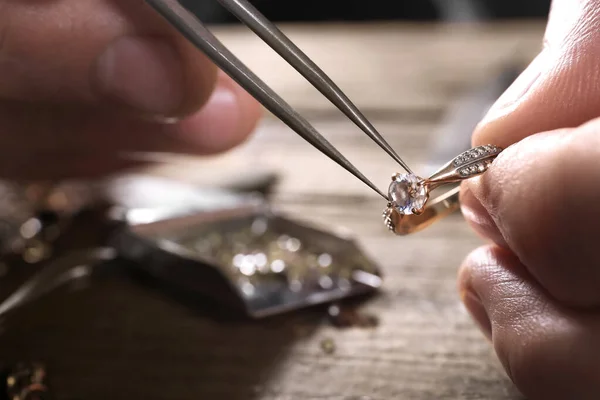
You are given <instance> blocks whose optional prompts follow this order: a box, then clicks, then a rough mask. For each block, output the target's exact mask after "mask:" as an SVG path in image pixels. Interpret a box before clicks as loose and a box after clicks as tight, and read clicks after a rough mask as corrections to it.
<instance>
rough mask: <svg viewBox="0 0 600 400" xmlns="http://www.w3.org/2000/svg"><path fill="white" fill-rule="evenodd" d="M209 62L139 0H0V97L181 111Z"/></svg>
mask: <svg viewBox="0 0 600 400" xmlns="http://www.w3.org/2000/svg"><path fill="white" fill-rule="evenodd" d="M215 77H216V68H215V66H214V65H213V64H212V63H211V62H210V61H209V60H208V59H207V58H206V57H205V56H204V55H202V54H201V53H200V52H199V51H198V50H196V49H195V48H194V47H193V46H192V45H190V44H189V43H188V42H187V41H186V40H185V39H183V38H182V36H181V35H179V34H178V33H177V32H176V31H175V30H174V29H172V28H171V27H170V26H169V25H168V24H167V23H166V22H165V21H164V20H162V19H161V17H160V16H158V14H157V13H155V12H154V11H153V10H152V9H151V8H150V7H149V6H148V5H146V3H145V2H142V1H138V0H120V1H114V0H55V1H31V0H25V1H16V0H0V97H1V98H5V99H17V100H24V101H29V102H31V101H47V102H52V103H57V102H75V103H77V104H80V103H82V102H85V103H87V104H93V105H95V106H97V105H106V106H108V107H120V108H123V109H131V110H134V111H136V112H142V113H145V114H151V115H160V116H180V115H186V114H188V113H191V112H193V111H196V110H197V109H199V108H200V106H201V105H202V104H204V102H205V101H206V100H207V99H208V97H209V96H210V93H211V91H212V88H213V87H214V84H215V82H214V81H215Z"/></svg>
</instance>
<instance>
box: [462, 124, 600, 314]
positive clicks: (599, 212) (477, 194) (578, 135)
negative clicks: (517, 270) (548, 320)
mask: <svg viewBox="0 0 600 400" xmlns="http://www.w3.org/2000/svg"><path fill="white" fill-rule="evenodd" d="M599 157H600V120H594V121H593V122H590V123H588V124H586V125H584V126H582V127H580V128H577V129H570V130H560V131H553V132H549V133H542V134H537V135H533V136H530V137H529V138H527V139H525V140H523V141H521V142H519V143H517V144H515V145H513V146H511V147H509V148H508V149H506V150H505V151H504V152H503V153H501V154H500V156H499V157H498V158H497V159H496V160H495V161H494V163H493V164H492V166H491V168H490V169H489V170H488V171H487V172H486V173H485V174H484V175H482V176H481V178H479V179H475V180H471V181H470V182H468V183H467V184H466V186H467V187H468V189H469V190H468V191H466V192H465V193H463V201H465V204H464V205H463V207H465V209H466V210H467V212H465V217H466V218H467V220H468V221H470V222H471V223H472V224H473V225H474V226H476V227H477V229H478V230H479V231H480V232H481V233H482V234H484V235H485V236H487V237H488V238H489V239H491V240H494V241H495V242H496V243H497V244H498V245H500V246H505V247H508V248H510V249H511V250H512V251H514V252H515V254H516V255H517V256H518V257H519V259H520V260H521V261H522V262H523V264H524V265H525V266H526V267H527V269H528V271H529V272H530V273H531V274H532V275H533V276H534V277H535V278H536V280H537V281H538V282H539V283H540V284H541V285H542V286H543V287H544V289H545V290H547V291H548V292H549V294H550V295H551V296H552V297H554V298H556V299H558V300H560V301H561V302H565V303H568V304H571V305H576V306H585V307H595V306H598V305H600V291H599V290H598V288H599V287H600V267H599V266H600V251H598V244H597V240H596V239H597V238H598V237H600V224H598V221H600V207H598V199H600V187H599V186H598V185H596V184H595V183H596V182H600V165H599V164H598V159H599ZM473 205H475V206H473Z"/></svg>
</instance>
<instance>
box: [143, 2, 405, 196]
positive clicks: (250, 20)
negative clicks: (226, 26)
mask: <svg viewBox="0 0 600 400" xmlns="http://www.w3.org/2000/svg"><path fill="white" fill-rule="evenodd" d="M218 1H219V2H220V3H221V5H223V6H224V7H225V8H226V9H227V10H228V11H229V12H231V13H232V14H233V15H235V16H236V17H237V18H238V19H239V20H240V21H242V22H243V23H244V24H245V25H246V26H248V27H249V28H250V29H251V30H252V31H253V32H255V33H256V34H257V35H258V36H259V37H260V38H261V39H262V40H263V41H264V42H265V43H267V44H268V45H269V46H270V47H271V48H273V50H275V51H276V52H277V53H278V54H279V55H280V56H282V57H283V58H284V59H285V60H286V61H287V62H288V63H289V64H290V65H291V66H292V67H294V68H295V69H296V70H297V71H298V72H299V73H300V74H302V76H304V77H305V78H306V79H307V80H308V81H309V82H310V83H311V84H312V85H313V86H314V87H315V88H316V89H318V90H319V91H320V92H321V93H322V94H323V95H324V96H325V97H327V98H328V99H329V100H330V101H331V102H332V103H333V104H334V105H335V106H337V107H338V108H339V109H340V110H341V111H342V112H343V113H344V114H345V115H346V116H348V118H350V119H351V120H352V121H353V122H354V123H355V124H356V125H357V126H358V127H360V128H361V129H362V130H363V131H364V132H365V133H366V134H367V135H368V136H369V137H370V138H371V139H372V140H373V141H375V143H377V144H378V145H379V146H380V147H381V148H382V149H383V150H384V151H385V152H386V153H388V154H389V155H390V156H392V158H393V159H394V160H396V161H397V162H398V163H399V164H400V165H401V166H402V167H403V168H404V169H405V170H406V171H407V172H409V173H412V172H411V170H410V168H409V167H408V165H406V163H405V162H404V161H403V160H402V159H401V158H400V157H399V156H398V154H396V152H395V151H394V150H393V149H392V148H391V146H390V145H389V144H388V143H387V142H386V141H385V139H384V138H383V137H382V136H381V135H380V134H379V133H378V132H377V130H376V129H375V128H374V127H373V125H372V124H371V123H370V122H369V121H368V120H367V118H366V117H365V116H364V115H363V114H362V113H361V112H360V111H359V110H358V108H357V107H356V106H355V105H354V104H353V103H352V102H351V101H350V99H348V97H347V96H346V95H345V94H344V93H343V92H342V91H341V90H340V88H339V87H337V86H336V85H335V84H334V83H333V81H332V80H331V79H330V78H329V77H328V76H327V75H326V74H325V73H324V72H323V71H322V70H321V69H320V68H319V67H318V66H317V65H316V64H315V63H314V62H312V61H311V60H310V59H309V58H308V56H306V54H304V53H303V52H302V51H301V50H300V49H299V48H298V47H297V46H296V45H295V44H294V43H292V41H291V40H290V39H289V38H287V37H286V36H285V35H284V34H283V33H282V32H281V31H280V30H279V29H278V28H277V27H276V26H275V25H274V24H273V23H271V22H270V21H269V20H268V19H267V18H266V17H264V16H263V15H262V14H261V13H260V12H259V11H258V10H257V9H256V8H255V7H254V6H252V5H251V4H250V3H249V2H248V1H246V0H218ZM146 3H148V4H149V5H150V6H152V7H153V8H154V9H155V10H156V11H158V12H159V13H160V14H161V15H162V16H163V17H164V18H165V19H166V20H167V21H168V22H169V23H171V24H172V25H173V26H174V27H175V28H176V29H177V30H178V31H179V32H181V33H182V34H183V35H184V36H185V37H186V38H187V39H188V40H189V41H190V42H192V43H193V44H194V45H195V46H196V47H197V48H198V49H200V50H201V51H203V52H204V53H205V54H206V55H207V56H208V57H209V58H211V59H212V60H213V62H214V63H215V64H216V65H218V66H219V67H220V68H221V69H222V70H223V71H224V72H225V73H227V74H228V75H229V76H230V77H231V78H232V79H233V80H235V81H236V82H237V83H238V84H239V85H240V86H242V87H243V88H244V89H246V91H248V93H250V94H251V95H252V96H254V97H255V98H256V99H257V100H258V101H259V102H260V103H261V104H263V106H265V108H267V109H268V110H269V111H270V112H272V113H273V114H274V115H275V116H276V117H278V118H279V119H280V120H281V121H282V122H284V123H285V124H286V125H288V126H289V127H290V128H291V129H292V130H294V131H295V132H296V133H297V134H298V135H300V136H301V137H302V138H304V139H305V140H306V141H308V142H309V143H310V144H312V145H313V146H314V147H316V148H317V149H318V150H319V151H321V152H322V153H323V154H325V155H327V156H328V157H329V158H331V159H332V160H333V161H335V162H336V163H338V164H339V165H340V166H342V167H343V168H345V169H346V170H347V171H348V172H350V173H351V174H353V175H354V176H355V177H357V178H358V179H360V180H361V181H362V182H363V183H365V184H366V185H367V186H369V187H370V188H371V189H373V190H374V191H375V192H377V193H378V194H379V195H380V196H381V197H383V198H385V199H386V200H387V196H386V195H385V194H384V193H383V192H381V191H380V190H379V189H378V188H377V187H376V186H375V185H374V184H373V183H372V182H371V181H370V180H369V179H368V178H366V177H365V176H364V175H363V174H362V173H361V172H360V171H359V170H358V169H357V168H356V167H355V166H354V165H352V163H350V161H348V160H347V159H346V158H345V157H344V156H343V155H342V154H341V153H340V152H339V151H338V150H337V149H336V148H335V147H334V146H333V145H332V144H331V143H329V142H328V141H327V140H326V139H325V138H324V137H323V136H322V135H321V134H320V133H318V132H317V130H316V129H315V128H314V127H313V126H312V125H311V124H310V123H309V122H308V121H307V120H306V119H304V118H303V117H302V116H301V115H300V114H299V113H298V112H296V111H295V110H294V109H293V108H292V107H291V106H290V105H289V104H288V103H286V102H285V100H283V99H282V98H281V97H280V96H279V95H278V94H277V93H275V92H274V91H273V90H272V89H271V88H270V87H269V86H267V84H266V83H264V82H263V81H262V80H261V79H260V78H259V77H258V76H256V75H255V74H254V73H253V72H252V71H250V69H249V68H248V67H247V66H246V65H244V63H242V62H241V61H240V60H239V59H238V58H237V57H236V56H235V55H234V54H233V53H232V52H231V51H229V50H228V49H227V48H226V47H225V45H223V43H221V42H220V41H219V40H218V39H217V38H216V37H215V36H214V35H213V34H212V33H211V32H210V31H209V30H208V29H207V28H206V27H205V26H204V24H203V23H202V22H201V21H200V20H199V19H198V17H197V16H196V15H195V14H194V13H193V12H192V11H191V10H189V9H187V8H186V7H185V5H183V4H181V3H180V2H179V1H178V0H146Z"/></svg>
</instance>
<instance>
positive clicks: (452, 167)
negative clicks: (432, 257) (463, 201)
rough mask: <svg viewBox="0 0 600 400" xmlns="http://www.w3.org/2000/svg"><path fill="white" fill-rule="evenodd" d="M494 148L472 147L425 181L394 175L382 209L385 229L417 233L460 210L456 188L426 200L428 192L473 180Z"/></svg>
mask: <svg viewBox="0 0 600 400" xmlns="http://www.w3.org/2000/svg"><path fill="white" fill-rule="evenodd" d="M502 150H503V149H502V148H500V147H498V146H494V145H485V146H478V147H474V148H472V149H470V150H467V151H465V152H464V153H462V154H460V155H459V156H457V157H455V158H454V159H452V160H451V161H450V162H448V163H447V164H446V165H444V166H443V167H442V168H440V169H439V170H438V171H437V172H435V173H434V174H433V175H431V176H430V177H429V178H427V179H422V178H419V177H417V176H415V175H412V174H395V175H394V176H392V183H391V184H390V187H389V189H388V197H389V200H390V201H389V202H388V204H387V207H386V208H385V210H383V220H384V224H385V225H386V226H387V228H388V229H389V230H390V231H392V232H393V233H395V234H396V235H408V234H410V233H414V232H418V231H420V230H423V229H425V228H427V227H428V226H430V225H431V224H433V223H434V222H436V221H438V220H440V219H442V218H444V217H446V216H448V215H450V214H452V213H453V212H454V211H456V210H458V209H459V208H460V201H459V193H460V186H456V187H453V188H452V189H450V190H448V191H447V192H445V193H443V194H441V195H439V196H438V197H436V198H434V199H433V200H431V201H429V195H430V192H431V191H432V190H433V189H436V188H438V187H440V186H443V185H447V184H454V185H456V184H457V183H458V182H460V181H462V180H465V179H470V178H474V177H476V176H479V175H481V174H483V173H484V172H486V171H487V170H488V168H489V166H490V165H491V164H492V162H493V161H494V160H495V159H496V157H498V155H499V154H500V153H501V152H502Z"/></svg>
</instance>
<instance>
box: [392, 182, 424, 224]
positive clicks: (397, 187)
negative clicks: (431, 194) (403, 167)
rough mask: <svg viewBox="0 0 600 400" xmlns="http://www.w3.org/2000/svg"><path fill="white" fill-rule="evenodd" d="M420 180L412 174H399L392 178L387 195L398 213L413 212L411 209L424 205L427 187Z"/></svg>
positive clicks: (418, 208)
mask: <svg viewBox="0 0 600 400" xmlns="http://www.w3.org/2000/svg"><path fill="white" fill-rule="evenodd" d="M420 181H421V179H420V178H419V177H417V176H415V175H412V174H399V175H397V176H396V177H395V178H394V179H393V180H392V183H391V184H390V187H389V189H388V195H389V198H390V201H391V203H392V207H394V208H395V209H396V211H398V212H399V213H400V214H413V210H420V209H422V208H423V207H424V206H425V202H426V201H427V188H425V186H423V185H422V184H421V183H420Z"/></svg>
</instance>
